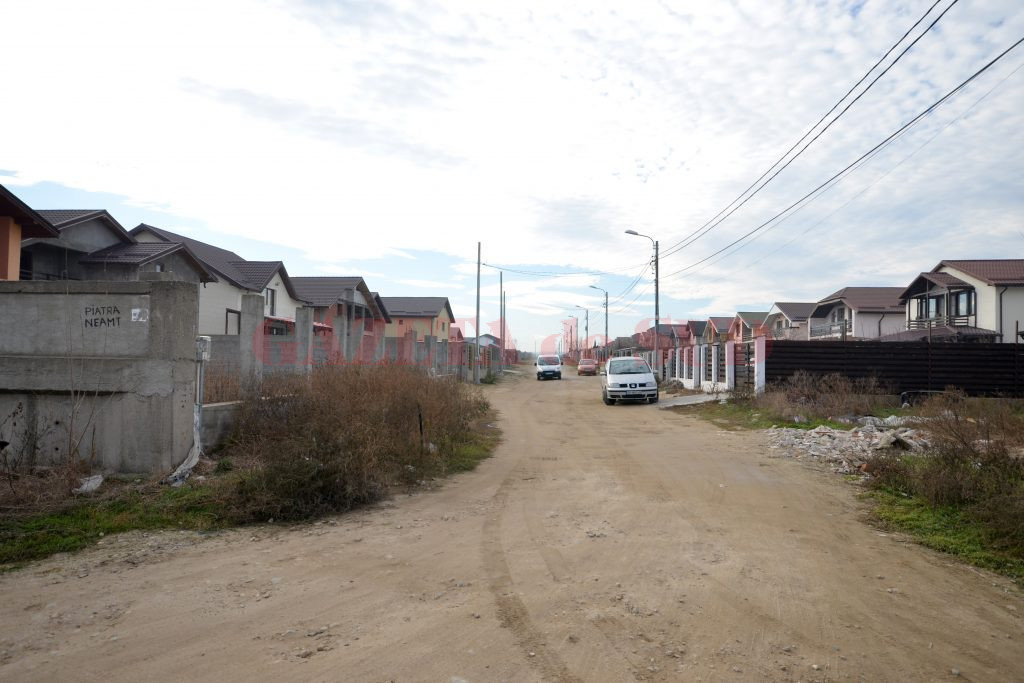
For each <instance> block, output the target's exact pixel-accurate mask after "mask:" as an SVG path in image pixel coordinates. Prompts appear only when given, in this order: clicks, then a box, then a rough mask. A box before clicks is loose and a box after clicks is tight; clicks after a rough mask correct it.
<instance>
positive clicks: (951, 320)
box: [907, 315, 974, 330]
mask: <svg viewBox="0 0 1024 683" xmlns="http://www.w3.org/2000/svg"><path fill="white" fill-rule="evenodd" d="M973 318H974V316H973V315H940V316H937V317H935V318H918V319H917V320H908V321H907V329H908V330H927V329H929V328H932V327H944V326H947V325H948V326H949V327H973V326H974V320H973Z"/></svg>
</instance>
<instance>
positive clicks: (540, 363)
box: [534, 356, 562, 380]
mask: <svg viewBox="0 0 1024 683" xmlns="http://www.w3.org/2000/svg"><path fill="white" fill-rule="evenodd" d="M534 365H536V366H537V379H538V380H541V379H562V359H561V358H559V357H558V356H540V357H539V358H538V359H537V362H536V363H534Z"/></svg>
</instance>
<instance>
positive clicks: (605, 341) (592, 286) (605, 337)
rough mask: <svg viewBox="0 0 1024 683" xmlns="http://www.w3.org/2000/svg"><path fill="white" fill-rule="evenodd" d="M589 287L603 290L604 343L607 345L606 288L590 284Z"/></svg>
mask: <svg viewBox="0 0 1024 683" xmlns="http://www.w3.org/2000/svg"><path fill="white" fill-rule="evenodd" d="M590 288H591V289H596V290H597V291H599V292H604V345H605V346H606V347H607V346H608V290H607V289H601V288H600V287H598V286H597V285H590Z"/></svg>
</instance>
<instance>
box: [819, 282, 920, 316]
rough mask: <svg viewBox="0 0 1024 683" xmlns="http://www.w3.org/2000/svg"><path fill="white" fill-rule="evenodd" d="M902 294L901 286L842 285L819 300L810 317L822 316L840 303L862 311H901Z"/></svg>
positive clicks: (903, 308) (902, 310) (902, 307)
mask: <svg viewBox="0 0 1024 683" xmlns="http://www.w3.org/2000/svg"><path fill="white" fill-rule="evenodd" d="M902 294H903V287H843V288H842V289H840V290H839V291H838V292H834V293H833V294H830V295H829V296H827V297H825V298H824V299H822V300H821V301H819V302H818V304H817V305H816V306H815V307H814V310H813V311H812V312H811V317H812V318H820V317H823V316H824V315H825V314H827V313H828V312H829V311H831V310H832V309H833V308H834V307H835V306H836V305H838V304H840V303H842V304H845V305H846V306H848V307H849V308H851V309H853V310H855V311H860V312H862V313H903V312H904V311H905V310H906V307H905V306H904V305H903V304H902V303H901V302H900V296H901V295H902Z"/></svg>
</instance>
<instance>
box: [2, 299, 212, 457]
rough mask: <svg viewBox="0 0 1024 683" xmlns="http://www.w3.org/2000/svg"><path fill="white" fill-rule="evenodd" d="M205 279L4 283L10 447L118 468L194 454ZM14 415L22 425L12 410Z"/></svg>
mask: <svg viewBox="0 0 1024 683" xmlns="http://www.w3.org/2000/svg"><path fill="white" fill-rule="evenodd" d="M197 289H198V288H197V287H196V286H195V285H193V284H189V283H186V282H174V281H158V282H89V281H84V282H74V281H63V282H37V281H31V282H30V281H22V282H4V283H0V316H2V317H3V320H4V321H5V332H4V334H2V335H0V387H2V388H3V389H2V391H0V423H4V424H3V425H2V426H0V438H2V439H3V440H5V441H9V442H11V443H10V445H9V446H7V448H8V449H9V453H10V454H11V455H16V454H17V455H22V456H25V457H26V458H28V459H29V460H30V461H31V460H33V459H34V460H35V461H36V462H38V463H39V464H51V463H59V462H63V461H66V460H67V459H69V458H79V459H83V460H87V461H89V462H90V463H91V464H93V466H95V467H98V468H101V469H104V470H114V471H120V472H169V471H170V470H171V469H173V468H174V467H176V466H177V465H178V464H180V463H181V462H182V461H183V460H185V458H186V456H187V455H188V454H189V451H190V449H191V448H192V445H193V427H194V421H193V405H194V402H195V390H196V386H195V378H196V362H195V336H196V311H197V297H198V291H197ZM11 415H19V418H18V419H17V420H16V422H17V424H14V422H13V421H10V420H7V421H5V420H4V418H6V417H8V416H11ZM69 444H77V448H73V447H69Z"/></svg>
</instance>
